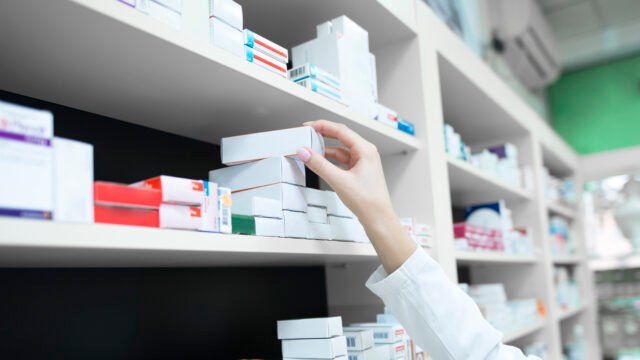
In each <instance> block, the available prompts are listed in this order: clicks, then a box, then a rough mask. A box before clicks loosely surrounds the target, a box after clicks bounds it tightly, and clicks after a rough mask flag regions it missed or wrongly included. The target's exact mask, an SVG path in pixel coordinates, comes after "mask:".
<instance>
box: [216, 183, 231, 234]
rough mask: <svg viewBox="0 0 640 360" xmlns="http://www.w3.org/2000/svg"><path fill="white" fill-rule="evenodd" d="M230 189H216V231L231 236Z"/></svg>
mask: <svg viewBox="0 0 640 360" xmlns="http://www.w3.org/2000/svg"><path fill="white" fill-rule="evenodd" d="M232 203H233V199H232V198H231V189H229V188H226V187H218V231H220V232H221V233H223V234H231V232H232V230H233V229H232V225H231V204H232Z"/></svg>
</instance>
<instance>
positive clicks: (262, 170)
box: [209, 156, 306, 192]
mask: <svg viewBox="0 0 640 360" xmlns="http://www.w3.org/2000/svg"><path fill="white" fill-rule="evenodd" d="M209 180H210V181H212V182H215V183H217V184H218V185H219V186H224V187H228V188H230V189H231V191H233V192H236V191H240V190H246V189H253V188H256V187H260V186H265V185H271V184H277V183H287V184H293V185H300V186H305V183H306V177H305V167H304V163H302V162H301V161H299V160H296V159H293V158H288V157H284V156H279V157H272V158H268V159H264V160H260V161H255V162H250V163H246V164H240V165H235V166H230V167H226V168H222V169H217V170H211V171H210V172H209Z"/></svg>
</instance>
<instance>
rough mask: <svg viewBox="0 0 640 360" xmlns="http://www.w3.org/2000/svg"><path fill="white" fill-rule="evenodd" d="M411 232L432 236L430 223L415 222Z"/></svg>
mask: <svg viewBox="0 0 640 360" xmlns="http://www.w3.org/2000/svg"><path fill="white" fill-rule="evenodd" d="M413 233H414V234H416V235H425V236H432V235H433V230H432V228H431V225H427V224H420V223H416V224H415V225H414V228H413Z"/></svg>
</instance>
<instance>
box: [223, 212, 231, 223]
mask: <svg viewBox="0 0 640 360" xmlns="http://www.w3.org/2000/svg"><path fill="white" fill-rule="evenodd" d="M229 212H230V210H229V208H227V207H225V208H223V209H222V225H224V226H228V225H229V218H231V215H230V214H229Z"/></svg>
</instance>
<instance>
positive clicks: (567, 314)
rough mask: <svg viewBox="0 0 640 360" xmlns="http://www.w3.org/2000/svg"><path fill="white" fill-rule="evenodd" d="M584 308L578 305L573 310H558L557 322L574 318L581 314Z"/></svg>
mask: <svg viewBox="0 0 640 360" xmlns="http://www.w3.org/2000/svg"><path fill="white" fill-rule="evenodd" d="M585 308H586V306H585V305H580V306H578V307H576V308H574V309H569V310H564V311H563V310H558V321H564V320H567V319H568V318H571V317H574V316H576V315H578V314H579V313H581V312H582V311H583V310H584V309H585Z"/></svg>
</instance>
